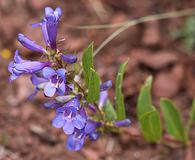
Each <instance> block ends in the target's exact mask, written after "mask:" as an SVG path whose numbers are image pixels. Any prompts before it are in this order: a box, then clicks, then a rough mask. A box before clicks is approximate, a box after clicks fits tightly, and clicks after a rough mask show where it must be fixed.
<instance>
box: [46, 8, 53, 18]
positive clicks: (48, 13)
mask: <svg viewBox="0 0 195 160" xmlns="http://www.w3.org/2000/svg"><path fill="white" fill-rule="evenodd" d="M53 13H54V11H53V9H52V8H51V7H45V16H46V17H48V16H50V15H51V14H53Z"/></svg>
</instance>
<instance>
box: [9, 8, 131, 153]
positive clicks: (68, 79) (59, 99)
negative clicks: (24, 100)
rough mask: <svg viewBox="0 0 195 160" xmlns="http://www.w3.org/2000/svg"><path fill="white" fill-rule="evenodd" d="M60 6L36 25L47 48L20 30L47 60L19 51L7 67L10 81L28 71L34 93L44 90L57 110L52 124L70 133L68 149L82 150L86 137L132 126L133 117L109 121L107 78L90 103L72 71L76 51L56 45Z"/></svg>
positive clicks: (20, 37) (22, 38) (27, 43)
mask: <svg viewBox="0 0 195 160" xmlns="http://www.w3.org/2000/svg"><path fill="white" fill-rule="evenodd" d="M61 15H62V12H61V9H60V8H56V9H55V10H53V9H52V8H50V7H46V8H45V17H44V18H43V19H42V20H41V22H39V23H36V24H33V27H40V28H41V30H42V34H43V38H44V41H45V45H46V47H42V46H40V45H38V44H37V43H35V42H34V41H32V40H30V39H29V38H28V37H26V36H25V35H23V34H21V33H19V34H18V37H17V39H18V41H19V42H20V43H21V44H22V45H23V46H24V47H26V48H28V49H30V50H31V51H33V52H38V53H41V54H42V56H44V57H46V59H47V60H46V61H44V62H40V61H30V60H23V59H22V58H21V57H20V55H19V51H18V50H16V51H15V56H14V61H12V62H10V64H9V66H8V70H9V72H10V73H11V76H10V81H13V80H15V79H16V78H18V77H19V76H21V75H23V74H29V75H30V77H31V82H32V84H33V85H34V86H35V91H34V93H33V94H32V95H31V96H30V98H33V96H35V95H36V93H37V92H39V91H43V93H44V95H45V97H46V98H49V100H48V101H47V102H46V103H45V104H44V107H45V108H50V109H54V110H55V113H56V115H55V117H54V119H53V120H52V125H53V127H55V128H62V129H63V131H64V133H65V134H66V135H68V139H67V143H66V144H67V148H68V149H69V150H75V151H78V150H80V149H81V148H82V147H83V145H84V142H85V140H86V138H88V139H90V140H92V141H93V140H97V139H98V138H99V137H100V134H101V133H102V132H104V130H105V128H109V127H111V128H112V127H115V128H118V127H121V126H129V124H130V120H129V119H124V120H122V121H116V120H114V121H112V122H110V121H109V122H108V121H106V120H105V115H104V113H103V111H104V107H105V105H106V103H107V101H108V92H107V90H108V89H109V88H111V87H112V81H106V82H104V83H102V84H101V85H100V88H99V90H100V96H99V101H98V102H97V103H93V104H91V103H89V102H88V101H87V97H86V95H85V92H87V91H86V89H85V88H84V87H83V86H84V85H83V83H84V82H83V81H81V80H79V79H81V76H80V75H79V74H78V73H77V71H75V70H72V68H73V67H72V68H71V65H74V64H75V63H76V62H77V56H76V55H75V54H70V53H66V52H65V51H63V50H59V49H58V48H57V31H58V24H59V20H60V17H61Z"/></svg>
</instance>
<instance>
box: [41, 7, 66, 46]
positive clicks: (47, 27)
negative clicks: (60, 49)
mask: <svg viewBox="0 0 195 160" xmlns="http://www.w3.org/2000/svg"><path fill="white" fill-rule="evenodd" d="M61 15H62V11H61V9H60V8H59V7H58V8H56V9H55V10H53V9H52V8H50V7H46V8H45V18H44V19H43V20H42V22H41V27H42V33H43V37H44V40H45V43H46V45H47V46H49V47H51V48H52V49H56V38H57V31H58V23H59V19H60V17H61Z"/></svg>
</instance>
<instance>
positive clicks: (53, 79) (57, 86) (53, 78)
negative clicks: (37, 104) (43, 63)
mask: <svg viewBox="0 0 195 160" xmlns="http://www.w3.org/2000/svg"><path fill="white" fill-rule="evenodd" d="M42 73H43V77H38V76H36V75H33V76H32V77H31V81H32V83H33V84H34V85H35V86H36V87H37V88H38V89H43V90H44V94H45V95H46V96H47V97H52V96H54V94H55V93H57V94H58V95H63V94H64V93H65V91H66V86H65V83H66V70H65V69H63V68H61V69H58V70H54V69H52V68H51V67H45V68H44V69H43V71H42Z"/></svg>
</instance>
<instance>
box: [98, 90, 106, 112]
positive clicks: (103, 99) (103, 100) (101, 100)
mask: <svg viewBox="0 0 195 160" xmlns="http://www.w3.org/2000/svg"><path fill="white" fill-rule="evenodd" d="M107 98H108V92H107V90H106V91H102V92H100V97H99V102H98V107H99V108H100V109H101V108H102V107H103V106H104V105H105V103H106V101H107Z"/></svg>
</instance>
